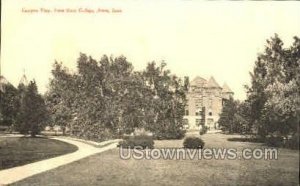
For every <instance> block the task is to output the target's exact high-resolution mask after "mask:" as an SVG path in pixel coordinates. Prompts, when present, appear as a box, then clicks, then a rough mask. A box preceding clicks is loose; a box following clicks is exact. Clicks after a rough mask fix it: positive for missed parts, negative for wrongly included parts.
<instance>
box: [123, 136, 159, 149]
mask: <svg viewBox="0 0 300 186" xmlns="http://www.w3.org/2000/svg"><path fill="white" fill-rule="evenodd" d="M153 145H154V141H153V137H152V136H147V135H140V136H127V137H125V138H124V140H123V141H120V143H119V145H118V147H123V148H131V149H132V148H135V147H141V148H142V149H145V148H153Z"/></svg>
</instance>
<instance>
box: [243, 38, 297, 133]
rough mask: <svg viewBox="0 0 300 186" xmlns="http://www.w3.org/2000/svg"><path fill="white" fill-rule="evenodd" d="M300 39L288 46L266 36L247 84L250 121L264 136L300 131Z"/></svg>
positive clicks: (279, 40) (278, 39) (277, 39)
mask: <svg viewBox="0 0 300 186" xmlns="http://www.w3.org/2000/svg"><path fill="white" fill-rule="evenodd" d="M299 74H300V39H299V38H297V37H295V38H294V43H293V44H292V46H291V47H289V48H283V42H282V41H281V39H280V38H279V37H278V36H277V35H275V37H273V38H271V39H270V40H267V45H266V48H265V52H264V53H263V54H259V56H258V58H257V61H256V63H255V67H254V71H253V73H252V74H251V78H252V82H251V86H250V87H247V89H248V95H247V100H246V102H247V103H249V106H250V107H249V112H248V118H249V123H250V124H251V125H253V127H256V128H257V130H258V134H259V135H260V136H261V137H266V136H267V135H269V134H279V135H281V136H287V135H288V134H292V135H293V134H295V133H298V132H299V118H300V110H299V108H300V95H299V92H300V91H299V85H300V75H299Z"/></svg>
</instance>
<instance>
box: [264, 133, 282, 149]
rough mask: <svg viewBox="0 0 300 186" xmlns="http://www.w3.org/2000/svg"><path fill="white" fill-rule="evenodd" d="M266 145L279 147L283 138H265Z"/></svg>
mask: <svg viewBox="0 0 300 186" xmlns="http://www.w3.org/2000/svg"><path fill="white" fill-rule="evenodd" d="M266 144H267V145H268V146H271V147H281V146H282V145H283V137H280V136H276V137H275V136H270V137H267V138H266Z"/></svg>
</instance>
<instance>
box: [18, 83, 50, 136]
mask: <svg viewBox="0 0 300 186" xmlns="http://www.w3.org/2000/svg"><path fill="white" fill-rule="evenodd" d="M19 93H20V103H19V104H20V105H19V106H20V107H19V111H18V113H19V114H18V117H17V118H18V119H17V120H18V123H17V130H18V131H19V132H20V133H22V134H28V133H30V135H31V136H32V137H35V136H36V135H37V134H38V133H39V132H40V131H41V130H42V129H43V128H44V126H45V123H46V122H47V119H48V118H47V116H48V115H47V109H46V105H45V102H44V100H43V98H42V96H41V95H40V94H38V91H37V86H36V83H35V81H30V83H29V85H28V86H27V87H26V86H25V85H23V84H21V85H19Z"/></svg>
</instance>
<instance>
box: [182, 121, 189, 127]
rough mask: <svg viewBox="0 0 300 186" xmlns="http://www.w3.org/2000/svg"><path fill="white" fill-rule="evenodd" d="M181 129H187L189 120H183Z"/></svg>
mask: <svg viewBox="0 0 300 186" xmlns="http://www.w3.org/2000/svg"><path fill="white" fill-rule="evenodd" d="M183 127H184V128H185V129H188V128H189V120H188V119H183Z"/></svg>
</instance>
